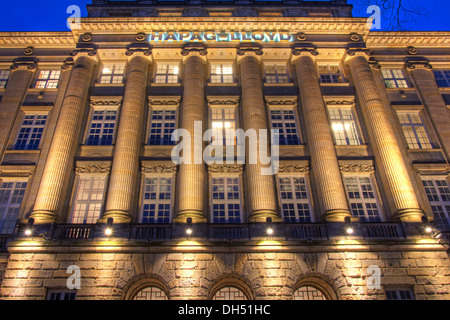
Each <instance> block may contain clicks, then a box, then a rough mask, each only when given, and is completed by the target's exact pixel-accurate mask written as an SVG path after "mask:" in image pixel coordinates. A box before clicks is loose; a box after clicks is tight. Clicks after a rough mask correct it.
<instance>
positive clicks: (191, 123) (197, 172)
mask: <svg viewBox="0 0 450 320" xmlns="http://www.w3.org/2000/svg"><path fill="white" fill-rule="evenodd" d="M181 54H182V56H183V63H184V74H183V87H184V91H183V100H182V103H181V109H180V119H181V120H180V129H184V130H186V131H187V132H189V134H190V137H191V146H190V148H191V153H190V154H191V158H190V161H187V162H188V163H185V162H183V163H181V164H180V166H179V170H178V178H177V183H178V187H177V201H176V202H177V205H178V207H177V209H178V213H177V215H176V217H175V219H174V221H175V222H178V223H185V222H186V220H187V218H192V221H193V222H194V223H200V222H206V221H207V216H206V209H205V202H206V192H207V188H205V186H207V185H208V183H207V174H206V167H205V163H203V158H202V154H203V150H204V144H203V143H202V148H201V150H197V148H196V147H195V142H194V140H198V139H200V140H199V141H202V140H203V132H204V130H205V129H206V128H205V127H206V126H207V121H206V109H205V105H206V104H205V89H204V86H205V80H206V79H205V63H206V54H207V52H206V49H204V48H202V47H199V48H197V47H193V48H190V47H186V48H184V49H183V50H182V52H181ZM195 122H199V123H201V124H202V130H201V131H199V130H195ZM198 158H200V159H198ZM195 160H197V161H195ZM199 160H200V161H199Z"/></svg>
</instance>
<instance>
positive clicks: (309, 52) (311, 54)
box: [291, 47, 319, 62]
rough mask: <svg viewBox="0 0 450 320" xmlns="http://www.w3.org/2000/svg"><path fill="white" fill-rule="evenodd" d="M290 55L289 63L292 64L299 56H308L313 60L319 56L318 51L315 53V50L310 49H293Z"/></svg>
mask: <svg viewBox="0 0 450 320" xmlns="http://www.w3.org/2000/svg"><path fill="white" fill-rule="evenodd" d="M291 53H292V56H291V62H294V61H295V60H297V59H298V58H300V57H301V56H308V57H310V58H312V59H313V60H314V59H315V57H317V56H318V55H319V51H317V50H316V48H311V47H309V48H308V47H293V48H292V52H291Z"/></svg>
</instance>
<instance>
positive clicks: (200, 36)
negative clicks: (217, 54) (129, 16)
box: [148, 31, 294, 42]
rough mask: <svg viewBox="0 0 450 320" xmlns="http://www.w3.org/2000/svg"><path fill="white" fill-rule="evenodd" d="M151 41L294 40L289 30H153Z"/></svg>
mask: <svg viewBox="0 0 450 320" xmlns="http://www.w3.org/2000/svg"><path fill="white" fill-rule="evenodd" d="M148 40H149V41H150V42H208V41H210V42H211V41H214V42H232V41H238V42H292V41H294V36H293V35H292V34H290V33H289V32H262V31H256V32H213V31H206V32H195V31H194V32H190V31H181V32H152V33H151V34H150V35H149V37H148Z"/></svg>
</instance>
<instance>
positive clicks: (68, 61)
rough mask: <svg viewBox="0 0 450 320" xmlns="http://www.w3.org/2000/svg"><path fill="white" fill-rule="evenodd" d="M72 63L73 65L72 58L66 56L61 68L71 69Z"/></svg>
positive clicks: (64, 69)
mask: <svg viewBox="0 0 450 320" xmlns="http://www.w3.org/2000/svg"><path fill="white" fill-rule="evenodd" d="M74 65H75V62H74V61H73V59H72V58H68V59H66V61H64V63H63V64H62V65H61V69H62V70H63V71H67V70H70V69H72V68H73V67H74Z"/></svg>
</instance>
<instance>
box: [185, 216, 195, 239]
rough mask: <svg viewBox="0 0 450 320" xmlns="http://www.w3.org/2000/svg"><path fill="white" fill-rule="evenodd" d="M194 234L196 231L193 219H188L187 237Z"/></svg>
mask: <svg viewBox="0 0 450 320" xmlns="http://www.w3.org/2000/svg"><path fill="white" fill-rule="evenodd" d="M192 233H194V231H193V230H192V218H187V219H186V235H187V236H188V237H190V236H191V235H192Z"/></svg>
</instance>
